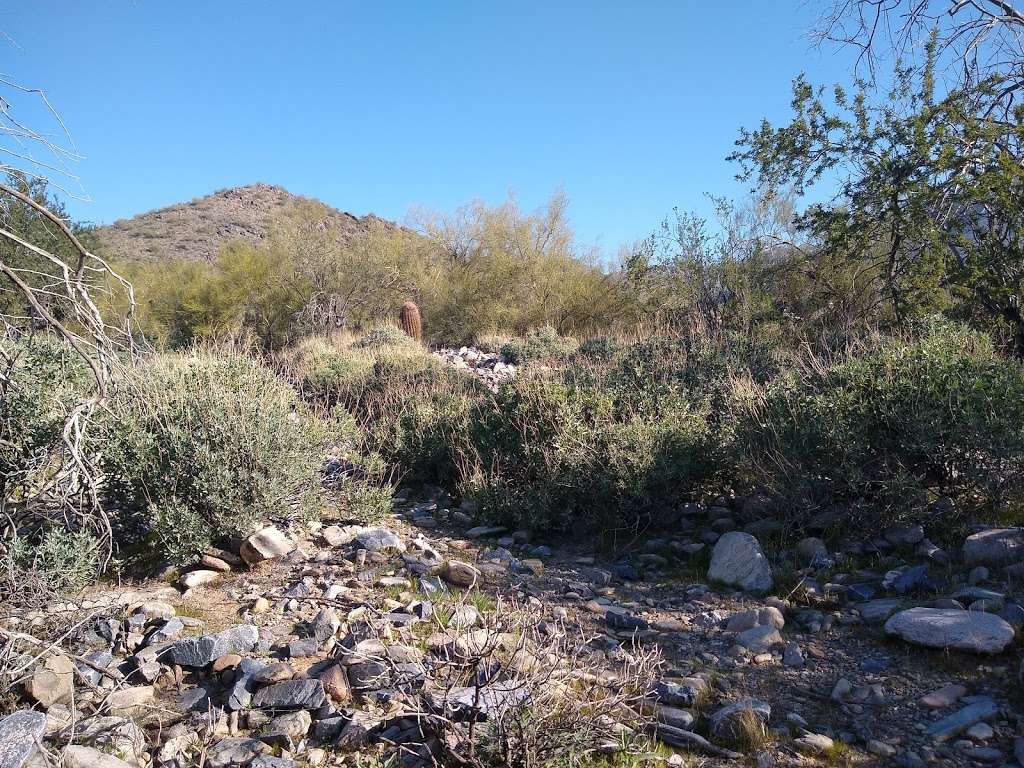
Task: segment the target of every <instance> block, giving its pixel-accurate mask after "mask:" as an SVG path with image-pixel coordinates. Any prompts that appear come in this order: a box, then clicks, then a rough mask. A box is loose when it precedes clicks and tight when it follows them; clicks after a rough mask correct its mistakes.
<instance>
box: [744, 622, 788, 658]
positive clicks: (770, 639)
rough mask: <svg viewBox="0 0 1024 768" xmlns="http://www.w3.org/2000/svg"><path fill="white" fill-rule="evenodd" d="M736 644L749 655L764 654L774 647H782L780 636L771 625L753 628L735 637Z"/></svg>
mask: <svg viewBox="0 0 1024 768" xmlns="http://www.w3.org/2000/svg"><path fill="white" fill-rule="evenodd" d="M736 642H737V643H739V644H740V645H742V646H743V647H744V648H746V649H747V650H748V651H750V652H751V653H765V652H767V651H770V650H771V649H772V648H774V647H775V646H776V645H782V644H783V642H784V641H783V639H782V635H781V634H779V630H777V629H776V628H775V627H773V626H772V625H771V624H766V625H764V626H760V627H753V628H752V629H748V630H747V631H745V632H740V634H739V635H737V636H736Z"/></svg>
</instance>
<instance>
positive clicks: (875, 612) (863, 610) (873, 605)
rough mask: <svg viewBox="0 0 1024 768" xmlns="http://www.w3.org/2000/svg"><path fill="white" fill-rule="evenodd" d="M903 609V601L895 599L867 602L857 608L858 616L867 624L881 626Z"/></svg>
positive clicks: (888, 598)
mask: <svg viewBox="0 0 1024 768" xmlns="http://www.w3.org/2000/svg"><path fill="white" fill-rule="evenodd" d="M902 607H903V601H902V600H900V599H899V598H896V597H887V598H882V599H881V600H868V601H867V602H866V603H862V604H861V605H858V606H857V610H858V611H860V616H861V618H862V619H864V621H865V622H866V623H867V624H881V623H882V622H883V621H885V620H886V619H888V618H889V617H890V616H892V615H893V614H894V613H896V611H898V610H899V609H900V608H902Z"/></svg>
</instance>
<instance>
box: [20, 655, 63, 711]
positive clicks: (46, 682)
mask: <svg viewBox="0 0 1024 768" xmlns="http://www.w3.org/2000/svg"><path fill="white" fill-rule="evenodd" d="M25 689H26V691H27V692H28V695H29V696H31V697H32V698H33V699H35V700H36V701H38V702H39V704H40V706H42V707H44V708H49V707H52V706H53V705H54V704H66V703H68V702H70V701H71V698H72V696H73V695H74V692H75V665H74V664H73V663H72V662H71V659H69V658H68V657H67V656H64V655H63V654H54V655H52V656H48V657H47V658H46V660H45V661H44V662H43V663H42V664H39V665H37V666H36V668H35V671H34V672H33V673H32V677H31V678H30V679H29V681H28V683H27V684H26V685H25Z"/></svg>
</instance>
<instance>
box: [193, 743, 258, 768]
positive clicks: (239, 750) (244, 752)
mask: <svg viewBox="0 0 1024 768" xmlns="http://www.w3.org/2000/svg"><path fill="white" fill-rule="evenodd" d="M267 749H268V747H267V745H266V744H264V743H263V742H262V741H260V740H259V739H247V738H239V737H232V738H227V739H221V740H220V741H218V742H217V743H216V744H214V745H213V746H212V747H209V748H208V749H207V750H206V765H207V766H209V768H231V767H232V766H238V765H249V764H250V763H252V761H253V760H255V759H256V758H257V757H258V756H260V755H261V754H263V752H265V751H267Z"/></svg>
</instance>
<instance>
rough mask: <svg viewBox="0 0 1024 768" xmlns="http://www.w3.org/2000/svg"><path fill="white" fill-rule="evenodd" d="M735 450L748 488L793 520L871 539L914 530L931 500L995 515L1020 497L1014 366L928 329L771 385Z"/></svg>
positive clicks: (978, 339)
mask: <svg viewBox="0 0 1024 768" xmlns="http://www.w3.org/2000/svg"><path fill="white" fill-rule="evenodd" d="M740 438H741V440H742V442H743V444H744V446H745V450H746V451H747V457H748V461H749V465H750V466H751V467H752V471H753V476H754V479H755V481H756V482H758V483H761V484H763V485H764V486H766V487H768V488H769V489H771V490H772V491H774V492H775V493H776V495H777V496H778V498H779V501H780V504H781V506H782V507H783V508H784V509H786V510H788V511H789V512H790V514H792V515H794V516H796V517H797V518H801V519H802V518H803V517H805V516H806V515H808V513H815V512H818V511H822V510H831V511H833V512H837V513H840V512H841V514H837V515H836V516H835V517H834V519H835V521H836V522H841V523H843V524H846V525H861V526H866V527H872V528H875V529H876V530H877V526H878V525H880V524H887V523H889V522H893V521H902V520H915V519H924V517H925V516H926V515H927V510H928V509H929V505H930V502H932V501H934V500H935V499H936V498H938V497H939V496H948V497H951V498H953V499H955V500H957V501H958V507H959V509H960V511H961V512H964V511H968V510H972V509H976V508H978V507H990V508H991V507H997V506H1000V505H1001V504H1005V503H1006V502H1007V501H1009V500H1011V499H1019V498H1020V494H1021V490H1022V485H1021V482H1022V471H1024V365H1022V364H1021V363H1020V362H1019V361H1016V360H1007V359H1004V358H1001V357H1000V356H999V355H998V354H997V353H996V352H995V350H994V349H993V346H992V344H991V341H990V340H989V338H988V337H986V336H984V335H982V334H979V333H976V332H973V331H970V330H968V329H966V328H965V327H963V326H959V325H955V324H949V323H943V322H932V323H930V324H928V325H927V326H926V327H924V328H922V329H921V330H920V333H919V335H918V336H916V337H891V338H880V339H877V340H876V342H875V344H874V345H873V346H867V345H862V346H859V347H857V348H854V349H851V350H850V351H849V352H848V353H847V354H845V355H843V356H840V357H839V358H838V359H836V360H835V361H832V362H818V363H817V364H814V365H808V366H806V367H805V368H804V369H803V370H801V371H799V372H793V373H791V374H790V375H787V376H783V377H781V378H780V379H778V380H777V381H775V382H773V383H771V384H770V385H768V387H767V388H766V389H765V391H764V392H763V396H762V397H760V398H759V399H758V400H757V401H755V402H754V403H753V405H752V407H751V408H750V411H749V413H748V416H747V418H746V419H745V421H744V424H743V426H742V428H741V435H740ZM943 509H945V512H944V514H946V518H944V522H945V523H947V524H948V523H951V522H953V519H952V517H950V516H949V512H948V508H946V507H943Z"/></svg>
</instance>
